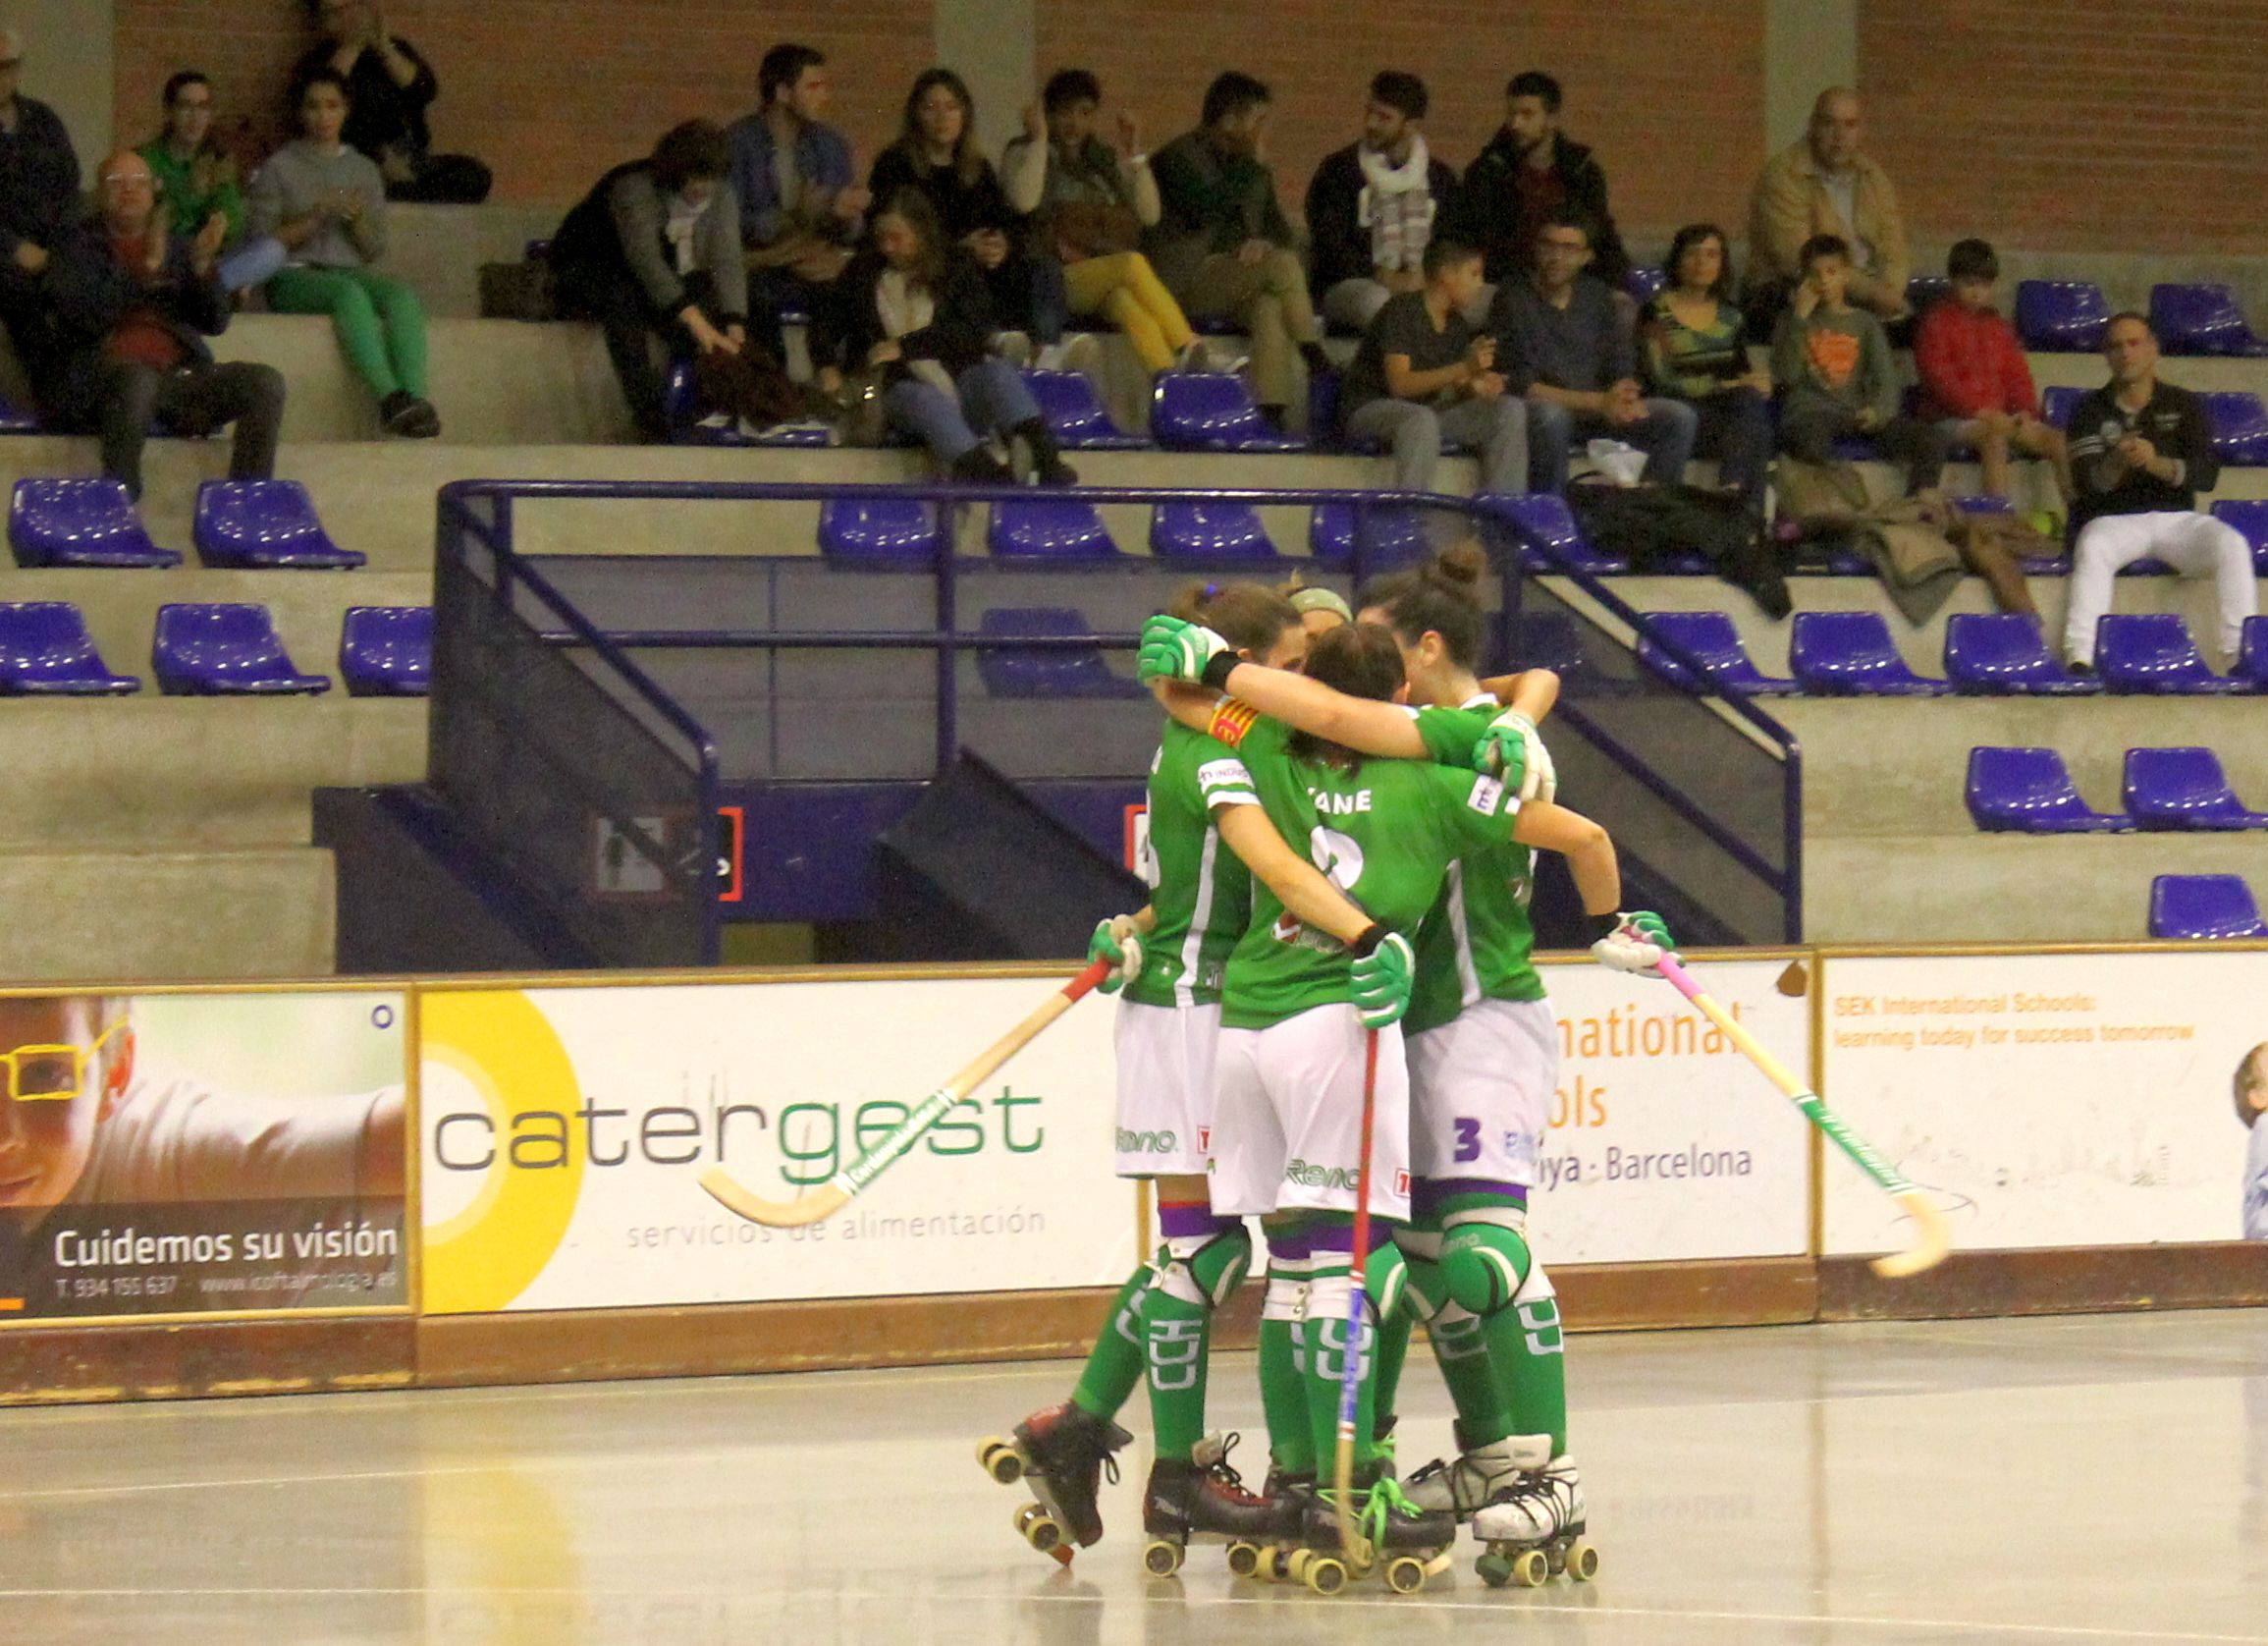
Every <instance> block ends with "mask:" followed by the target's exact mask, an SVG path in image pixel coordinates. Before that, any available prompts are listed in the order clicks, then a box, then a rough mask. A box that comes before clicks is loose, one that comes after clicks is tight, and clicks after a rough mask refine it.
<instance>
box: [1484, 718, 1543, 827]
mask: <svg viewBox="0 0 2268 1646" xmlns="http://www.w3.org/2000/svg"><path fill="white" fill-rule="evenodd" d="M1473 757H1474V764H1475V766H1477V767H1478V768H1479V769H1480V770H1481V771H1482V772H1484V773H1485V774H1486V775H1487V776H1489V777H1493V778H1499V779H1501V780H1502V781H1503V782H1505V783H1507V784H1510V785H1512V786H1513V788H1514V792H1515V793H1516V794H1517V795H1518V796H1520V798H1521V799H1522V800H1524V801H1526V800H1542V801H1544V802H1545V803H1546V804H1548V803H1549V802H1550V801H1551V800H1552V799H1553V798H1554V797H1555V796H1557V795H1558V793H1559V774H1558V772H1557V771H1555V770H1554V769H1553V768H1552V765H1551V751H1550V750H1549V749H1548V748H1545V747H1544V746H1543V734H1542V733H1540V732H1539V731H1537V730H1536V722H1534V721H1533V720H1530V719H1529V718H1528V717H1527V716H1526V715H1524V714H1522V713H1521V712H1520V711H1519V710H1518V709H1506V710H1505V711H1504V712H1503V713H1502V714H1500V715H1498V716H1497V717H1496V718H1495V719H1494V720H1492V721H1490V722H1489V723H1488V730H1487V731H1485V732H1484V733H1482V734H1481V741H1480V742H1478V743H1476V744H1475V745H1474V748H1473Z"/></svg>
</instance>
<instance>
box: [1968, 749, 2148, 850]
mask: <svg viewBox="0 0 2268 1646" xmlns="http://www.w3.org/2000/svg"><path fill="white" fill-rule="evenodd" d="M1967 797H1968V800H1969V815H1970V816H1971V817H1972V818H1974V819H1975V820H1976V826H1977V827H1978V828H1979V829H1983V830H1985V831H1986V832H1988V833H1993V834H2019V835H2110V834H2125V833H2127V832H2128V831H2129V830H2131V829H2133V826H2134V820H2133V818H2131V817H2128V816H2125V815H2124V814H2122V813H2119V812H2102V811H2097V810H2095V809H2094V807H2092V806H2090V805H2088V804H2087V803H2086V801H2084V800H2082V799H2080V798H2079V789H2078V787H2077V786H2076V785H2075V784H2073V782H2072V780H2071V772H2070V770H2069V769H2068V768H2066V767H2065V765H2064V763H2063V756H2062V755H2060V754H2058V753H2057V752H2056V751H2055V750H2054V749H2052V748H1972V749H1971V750H1970V751H1969V784H1968V788H1967Z"/></svg>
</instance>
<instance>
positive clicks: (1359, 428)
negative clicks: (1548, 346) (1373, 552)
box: [1340, 240, 1528, 492]
mask: <svg viewBox="0 0 2268 1646" xmlns="http://www.w3.org/2000/svg"><path fill="white" fill-rule="evenodd" d="M1424 273H1425V277H1426V284H1425V285H1424V286H1423V287H1422V288H1421V289H1419V290H1418V291H1415V292H1403V293H1400V294H1398V295H1396V296H1394V297H1391V298H1388V299H1387V300H1386V302H1385V306H1384V307H1382V308H1380V309H1379V310H1378V312H1377V317H1376V318H1374V319H1373V320H1372V321H1371V326H1370V330H1368V331H1366V332H1365V333H1363V342H1362V347H1361V348H1359V349H1357V350H1356V351H1355V358H1354V363H1353V364H1352V365H1350V366H1348V367H1347V377H1346V385H1345V387H1344V388H1343V389H1342V390H1341V391H1340V393H1341V396H1342V399H1343V403H1344V404H1345V405H1346V406H1347V407H1348V408H1349V410H1348V411H1347V413H1346V427H1347V432H1348V433H1349V434H1351V435H1353V436H1355V437H1356V438H1358V439H1363V440H1379V441H1383V442H1384V443H1385V445H1386V448H1387V450H1388V451H1390V452H1391V453H1392V454H1393V459H1394V485H1395V487H1396V488H1397V489H1398V490H1401V491H1431V490H1432V489H1433V466H1434V464H1435V463H1436V462H1437V461H1438V460H1439V458H1440V456H1441V444H1442V442H1443V441H1444V440H1448V441H1455V442H1456V443H1458V444H1460V445H1464V446H1470V447H1471V448H1473V450H1474V451H1476V452H1478V453H1479V454H1480V457H1481V489H1482V490H1483V491H1493V492H1515V491H1526V490H1527V489H1528V409H1527V407H1526V405H1525V403H1524V402H1522V400H1521V399H1520V397H1519V396H1518V395H1516V394H1513V393H1512V392H1511V391H1510V389H1509V387H1508V386H1507V384H1506V383H1505V381H1504V374H1503V373H1502V372H1500V371H1498V370H1497V369H1496V340H1495V339H1494V338H1492V337H1488V336H1485V335H1477V334H1476V333H1475V332H1474V330H1473V328H1472V327H1471V326H1469V325H1467V324H1466V322H1465V306H1466V305H1467V304H1468V303H1470V302H1472V301H1473V294H1474V293H1475V292H1477V291H1478V290H1479V289H1480V286H1481V253H1480V252H1478V251H1476V250H1474V249H1473V248H1472V247H1468V246H1459V245H1458V244H1457V243H1456V242H1454V241H1448V240H1436V241H1434V242H1433V243H1432V244H1431V245H1430V246H1428V247H1426V260H1425V270H1424Z"/></svg>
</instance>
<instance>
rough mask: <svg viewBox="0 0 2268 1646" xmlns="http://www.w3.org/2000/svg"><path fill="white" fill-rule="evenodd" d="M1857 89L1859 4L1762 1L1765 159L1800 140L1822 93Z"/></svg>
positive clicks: (1849, 1) (1847, 1)
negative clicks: (1836, 88)
mask: <svg viewBox="0 0 2268 1646" xmlns="http://www.w3.org/2000/svg"><path fill="white" fill-rule="evenodd" d="M1858 83H1859V0H1765V6H1764V144H1765V152H1766V153H1769V154H1777V153H1778V152H1779V151H1780V150H1781V149H1783V148H1785V147H1787V146H1788V144H1790V143H1792V142H1794V141H1795V140H1796V139H1797V138H1798V137H1802V136H1803V135H1804V128H1805V126H1806V125H1808V124H1809V121H1810V118H1811V104H1812V102H1813V100H1815V99H1816V98H1817V97H1818V95H1819V93H1820V92H1821V91H1823V90H1825V89H1826V88H1827V87H1828V86H1830V85H1857V84H1858Z"/></svg>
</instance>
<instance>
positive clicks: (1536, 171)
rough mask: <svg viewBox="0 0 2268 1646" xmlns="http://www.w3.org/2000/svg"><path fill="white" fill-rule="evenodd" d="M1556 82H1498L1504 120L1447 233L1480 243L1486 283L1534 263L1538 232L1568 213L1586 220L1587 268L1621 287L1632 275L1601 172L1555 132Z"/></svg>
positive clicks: (1535, 75)
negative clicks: (1589, 237) (1557, 214)
mask: <svg viewBox="0 0 2268 1646" xmlns="http://www.w3.org/2000/svg"><path fill="white" fill-rule="evenodd" d="M1561 100H1562V99H1561V92H1560V89H1559V82H1557V81H1556V80H1553V79H1552V78H1551V77H1550V76H1549V75H1547V74H1544V73H1542V72H1541V71H1540V70H1537V69H1530V70H1528V71H1526V72H1525V73H1522V74H1518V75H1514V76H1513V77H1512V80H1511V82H1510V83H1509V84H1507V85H1506V86H1505V87H1504V124H1503V125H1502V126H1501V127H1499V128H1497V131H1496V135H1495V136H1494V137H1491V138H1489V139H1488V146H1487V147H1485V148H1484V149H1483V150H1481V154H1480V158H1478V159H1477V160H1475V161H1474V162H1473V164H1472V165H1471V166H1469V167H1468V168H1466V171H1465V182H1464V185H1463V187H1462V188H1460V189H1459V190H1458V192H1457V204H1456V209H1455V211H1454V212H1453V213H1452V217H1453V220H1454V223H1455V228H1454V230H1453V231H1452V238H1454V239H1456V240H1460V241H1462V242H1464V243H1465V244H1466V245H1467V246H1474V247H1480V250H1481V255H1482V259H1483V264H1484V271H1485V273H1486V275H1487V277H1488V280H1489V282H1490V283H1491V284H1492V285H1501V284H1502V283H1503V282H1505V281H1506V280H1509V279H1511V278H1513V277H1514V276H1515V275H1524V274H1527V273H1529V272H1530V271H1532V270H1533V269H1534V268H1535V266H1536V261H1535V249H1536V235H1537V231H1538V230H1539V229H1541V228H1542V227H1543V223H1544V220H1545V219H1547V218H1549V217H1550V216H1551V215H1552V214H1553V213H1554V212H1561V211H1574V212H1577V213H1579V214H1580V215H1581V216H1582V217H1583V219H1584V220H1585V221H1586V222H1588V223H1590V224H1591V225H1592V229H1593V234H1592V242H1591V253H1592V261H1591V272H1592V274H1593V275H1594V276H1596V277H1597V278H1598V279H1599V280H1601V281H1603V282H1604V283H1605V284H1606V285H1607V287H1608V288H1609V289H1611V290H1613V291H1616V292H1619V291H1621V290H1622V289H1623V283H1624V282H1625V281H1626V280H1628V279H1629V278H1630V253H1629V252H1628V251H1626V250H1624V249H1623V245H1622V236H1621V235H1620V234H1619V233H1618V232H1616V230H1615V227H1614V214H1613V213H1612V212H1611V211H1610V210H1608V208H1607V202H1606V173H1605V172H1603V171H1601V170H1600V169H1599V165H1598V160H1597V158H1596V156H1594V155H1593V153H1592V151H1591V150H1590V148H1589V147H1587V146H1586V145H1584V144H1582V143H1579V142H1577V141H1575V140H1574V139H1573V138H1571V137H1568V136H1567V134H1566V133H1564V132H1562V131H1561V130H1560V129H1559V110H1560V104H1561Z"/></svg>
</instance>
